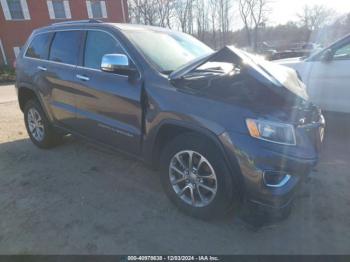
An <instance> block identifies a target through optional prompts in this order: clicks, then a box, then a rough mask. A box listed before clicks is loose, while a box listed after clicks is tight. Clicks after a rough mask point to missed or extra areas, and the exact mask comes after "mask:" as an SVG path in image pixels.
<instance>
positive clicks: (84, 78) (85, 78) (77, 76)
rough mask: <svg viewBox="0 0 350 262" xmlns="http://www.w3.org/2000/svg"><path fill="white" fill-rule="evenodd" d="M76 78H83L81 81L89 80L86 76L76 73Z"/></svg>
mask: <svg viewBox="0 0 350 262" xmlns="http://www.w3.org/2000/svg"><path fill="white" fill-rule="evenodd" d="M76 78H78V79H80V80H83V81H89V80H90V78H89V77H87V76H83V75H76Z"/></svg>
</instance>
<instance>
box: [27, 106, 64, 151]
mask: <svg viewBox="0 0 350 262" xmlns="http://www.w3.org/2000/svg"><path fill="white" fill-rule="evenodd" d="M24 122H25V125H26V129H27V132H28V135H29V137H30V139H31V140H32V142H33V143H34V144H35V145H36V146H38V147H39V148H51V147H54V146H56V145H58V144H59V143H60V142H61V141H62V135H61V134H58V133H57V132H56V130H54V128H53V126H52V125H51V124H50V122H49V120H48V119H47V117H46V115H45V113H44V111H43V109H42V108H41V106H40V104H39V102H38V101H37V100H29V101H28V102H27V103H26V105H25V107H24Z"/></svg>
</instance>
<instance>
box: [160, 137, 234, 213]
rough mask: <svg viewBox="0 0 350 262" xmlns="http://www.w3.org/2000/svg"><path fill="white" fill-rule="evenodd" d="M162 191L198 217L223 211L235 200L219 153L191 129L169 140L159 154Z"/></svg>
mask: <svg viewBox="0 0 350 262" xmlns="http://www.w3.org/2000/svg"><path fill="white" fill-rule="evenodd" d="M160 164H161V168H160V172H161V174H160V176H161V181H162V185H163V187H164V189H165V192H166V194H167V195H168V197H169V198H170V199H171V200H172V202H173V203H174V204H175V205H176V206H177V207H178V208H179V209H181V210H182V211H184V212H185V213H187V214H189V215H191V216H194V217H198V218H201V219H212V218H216V217H220V216H223V215H225V214H226V213H227V212H228V211H230V210H231V209H232V207H233V206H234V204H235V203H236V202H237V201H238V198H237V197H236V193H235V190H234V188H233V183H232V181H233V180H232V176H231V174H230V172H229V169H228V167H227V165H226V162H225V161H224V160H223V157H222V154H221V152H220V151H219V150H217V148H216V147H215V146H213V145H212V143H211V142H210V141H207V139H205V138H203V137H201V136H198V135H196V134H194V133H187V134H182V135H179V136H178V137H176V138H175V139H174V140H173V141H171V142H169V143H168V144H167V145H166V146H165V148H164V150H163V151H162V154H161V158H160Z"/></svg>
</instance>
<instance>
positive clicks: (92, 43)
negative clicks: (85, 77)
mask: <svg viewBox="0 0 350 262" xmlns="http://www.w3.org/2000/svg"><path fill="white" fill-rule="evenodd" d="M123 53H124V52H123V50H122V49H121V47H120V45H119V44H118V43H117V42H116V41H115V39H114V38H113V37H112V36H110V35H109V34H107V33H104V32H100V31H88V33H87V38H86V44H85V55H84V66H85V67H89V68H95V69H100V67H101V61H102V57H103V56H104V55H105V54H123Z"/></svg>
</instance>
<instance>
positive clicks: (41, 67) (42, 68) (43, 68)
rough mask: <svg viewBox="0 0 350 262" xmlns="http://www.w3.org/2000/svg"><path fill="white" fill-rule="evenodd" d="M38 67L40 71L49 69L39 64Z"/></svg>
mask: <svg viewBox="0 0 350 262" xmlns="http://www.w3.org/2000/svg"><path fill="white" fill-rule="evenodd" d="M38 69H39V70H40V71H47V68H46V67H43V66H38Z"/></svg>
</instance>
